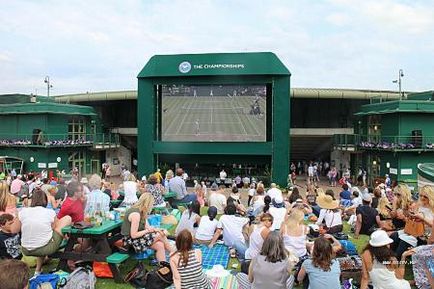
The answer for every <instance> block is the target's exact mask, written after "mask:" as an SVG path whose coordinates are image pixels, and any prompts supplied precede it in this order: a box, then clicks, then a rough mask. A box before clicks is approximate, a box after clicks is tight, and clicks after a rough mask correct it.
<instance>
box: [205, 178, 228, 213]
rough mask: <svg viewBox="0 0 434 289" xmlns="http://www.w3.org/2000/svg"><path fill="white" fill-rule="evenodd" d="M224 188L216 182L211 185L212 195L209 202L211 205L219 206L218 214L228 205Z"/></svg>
mask: <svg viewBox="0 0 434 289" xmlns="http://www.w3.org/2000/svg"><path fill="white" fill-rule="evenodd" d="M223 188H224V187H223ZM223 188H221V189H219V188H218V186H217V184H216V183H214V184H212V186H211V195H210V196H209V199H208V203H209V206H210V207H211V206H214V207H216V208H217V214H223V213H224V209H225V207H226V196H225V195H223V191H222V190H223Z"/></svg>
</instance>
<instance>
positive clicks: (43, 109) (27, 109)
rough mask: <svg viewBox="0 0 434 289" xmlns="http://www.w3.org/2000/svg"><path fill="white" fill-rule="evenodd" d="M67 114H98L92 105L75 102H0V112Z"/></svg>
mask: <svg viewBox="0 0 434 289" xmlns="http://www.w3.org/2000/svg"><path fill="white" fill-rule="evenodd" d="M41 113H49V114H67V115H85V116H94V115H96V113H95V110H94V109H93V108H92V107H90V106H84V105H75V104H60V103H54V102H37V103H15V104H0V114H41Z"/></svg>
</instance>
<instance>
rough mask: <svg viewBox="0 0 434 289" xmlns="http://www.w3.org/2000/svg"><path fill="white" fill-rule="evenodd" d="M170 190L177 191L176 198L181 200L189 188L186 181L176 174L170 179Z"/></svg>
mask: <svg viewBox="0 0 434 289" xmlns="http://www.w3.org/2000/svg"><path fill="white" fill-rule="evenodd" d="M169 192H175V193H176V199H178V200H181V199H183V198H184V197H185V195H186V194H187V188H186V187H185V181H184V180H183V179H182V178H181V177H180V176H176V177H174V178H171V179H170V180H169Z"/></svg>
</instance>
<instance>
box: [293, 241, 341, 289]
mask: <svg viewBox="0 0 434 289" xmlns="http://www.w3.org/2000/svg"><path fill="white" fill-rule="evenodd" d="M334 257H335V254H334V251H333V245H332V243H331V242H330V239H328V238H326V237H325V236H324V237H319V238H317V239H316V240H315V242H314V243H313V250H312V258H311V259H307V260H305V261H304V262H303V264H302V265H301V269H300V272H298V276H297V280H298V282H303V281H304V279H305V277H306V275H307V276H308V278H309V279H308V280H309V289H324V288H341V283H340V280H339V277H340V275H341V269H340V265H339V262H338V261H337V260H336V259H335V258H334Z"/></svg>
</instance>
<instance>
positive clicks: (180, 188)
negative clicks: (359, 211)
mask: <svg viewBox="0 0 434 289" xmlns="http://www.w3.org/2000/svg"><path fill="white" fill-rule="evenodd" d="M183 175H184V170H183V169H182V168H178V169H176V177H174V178H172V179H170V180H169V191H170V192H175V193H176V197H175V199H174V200H173V203H172V204H171V205H172V207H173V206H176V205H177V204H178V203H190V202H193V201H196V200H197V197H196V194H195V193H191V194H190V193H188V192H187V188H186V186H185V180H184V179H183Z"/></svg>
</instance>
